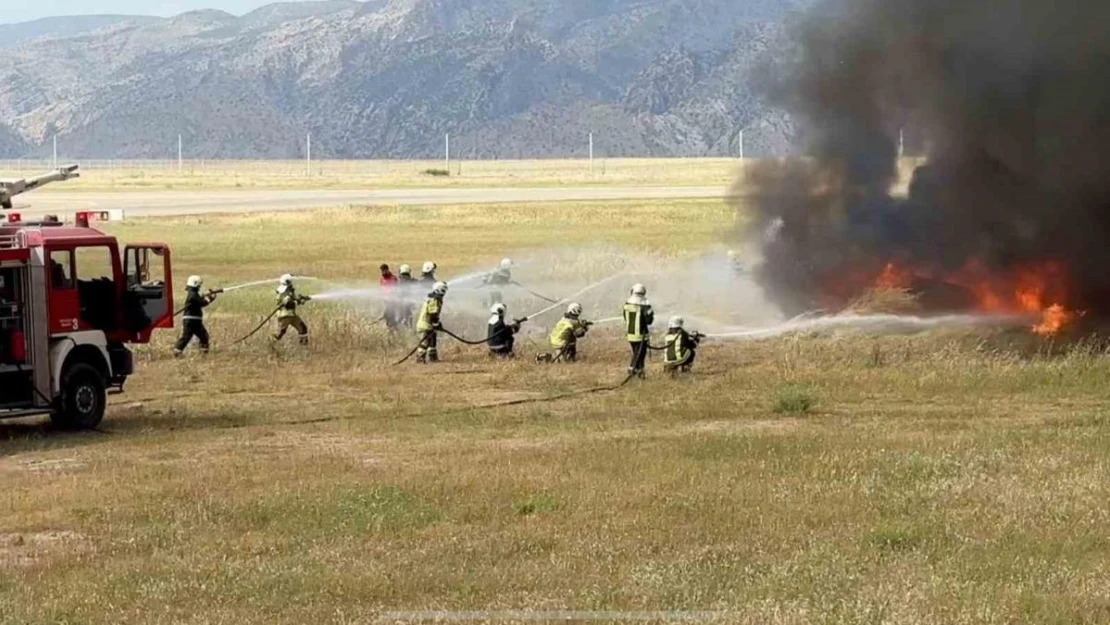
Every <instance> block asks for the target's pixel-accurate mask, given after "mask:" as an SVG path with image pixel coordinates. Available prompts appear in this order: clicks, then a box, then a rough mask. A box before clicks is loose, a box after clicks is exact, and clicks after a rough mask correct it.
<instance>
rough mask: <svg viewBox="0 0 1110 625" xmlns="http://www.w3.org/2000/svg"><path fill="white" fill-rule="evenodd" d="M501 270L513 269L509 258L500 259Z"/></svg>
mask: <svg viewBox="0 0 1110 625" xmlns="http://www.w3.org/2000/svg"><path fill="white" fill-rule="evenodd" d="M501 268H502V269H512V268H513V261H512V259H511V258H502V259H501Z"/></svg>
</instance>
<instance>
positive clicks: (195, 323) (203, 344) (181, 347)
mask: <svg viewBox="0 0 1110 625" xmlns="http://www.w3.org/2000/svg"><path fill="white" fill-rule="evenodd" d="M193 337H196V339H197V342H198V343H200V351H202V352H207V351H208V328H205V327H204V320H203V319H185V320H183V321H182V323H181V338H179V339H177V344H176V345H174V346H173V351H175V352H177V353H179V354H180V353H182V352H184V351H185V348H186V347H188V346H189V343H191V342H192V340H193Z"/></svg>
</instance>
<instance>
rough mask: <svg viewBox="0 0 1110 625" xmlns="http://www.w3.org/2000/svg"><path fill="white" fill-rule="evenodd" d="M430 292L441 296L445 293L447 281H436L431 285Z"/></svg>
mask: <svg viewBox="0 0 1110 625" xmlns="http://www.w3.org/2000/svg"><path fill="white" fill-rule="evenodd" d="M432 294H433V295H438V296H440V297H443V296H444V295H447V283H446V282H436V283H435V284H434V285H432Z"/></svg>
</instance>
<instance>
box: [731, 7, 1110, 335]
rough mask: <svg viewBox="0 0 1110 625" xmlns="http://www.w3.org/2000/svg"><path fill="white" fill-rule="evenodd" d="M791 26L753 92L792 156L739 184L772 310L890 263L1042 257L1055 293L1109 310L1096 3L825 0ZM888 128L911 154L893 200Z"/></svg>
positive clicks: (926, 270) (953, 264) (985, 262)
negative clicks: (760, 90)
mask: <svg viewBox="0 0 1110 625" xmlns="http://www.w3.org/2000/svg"><path fill="white" fill-rule="evenodd" d="M797 31H798V32H797V36H796V38H795V39H794V41H795V48H794V49H793V50H792V51H791V53H790V54H788V55H787V56H786V58H784V59H780V61H779V62H778V63H776V64H774V65H773V66H772V72H771V80H769V81H768V84H769V87H768V88H767V95H768V97H769V98H770V99H771V100H772V101H773V102H775V103H776V104H777V105H779V106H782V107H784V108H786V109H787V110H789V111H790V112H791V113H792V114H793V116H794V118H795V119H796V121H797V123H798V124H799V126H800V128H801V131H802V134H803V136H804V138H805V142H806V146H807V154H808V157H807V158H799V159H793V160H790V161H786V162H779V163H767V164H763V165H761V166H759V167H757V168H756V170H755V171H753V172H751V173H750V174H749V176H748V177H747V180H746V181H745V184H746V185H747V186H746V190H747V192H748V194H749V198H753V199H754V204H755V207H756V209H757V214H758V219H757V220H756V223H755V226H756V227H757V228H758V232H760V233H761V234H762V235H763V239H764V257H765V261H764V264H763V265H762V267H761V268H760V270H759V273H758V278H759V280H760V282H761V284H762V285H763V287H764V288H765V290H766V291H767V292H768V294H769V295H770V296H771V297H772V298H773V299H774V300H775V301H776V302H777V303H778V304H779V305H780V306H781V307H782V308H783V309H784V310H786V311H788V312H798V311H801V310H805V309H809V308H815V307H821V306H823V305H827V304H829V303H830V300H836V299H837V298H844V297H850V296H851V293H849V292H848V291H851V290H852V289H854V288H856V287H857V286H858V284H857V282H858V281H859V276H864V275H869V274H870V275H875V274H878V273H879V272H880V271H881V270H882V268H883V266H884V265H885V264H886V263H888V262H897V263H899V265H904V266H911V267H914V268H915V269H917V270H920V272H921V273H922V274H923V275H929V276H939V277H940V278H938V281H939V282H941V283H943V282H944V278H943V276H945V275H949V274H951V273H953V272H959V271H961V269H962V268H965V267H967V266H968V265H969V263H975V265H976V266H978V267H981V268H983V269H984V270H985V271H989V272H993V273H995V274H997V275H1006V274H1007V273H1008V272H1013V271H1016V270H1018V269H1019V268H1021V267H1022V266H1025V265H1027V264H1029V263H1038V262H1044V261H1054V262H1055V263H1057V265H1056V266H1058V267H1060V268H1062V269H1061V270H1060V271H1058V272H1056V273H1054V274H1053V277H1052V281H1053V284H1052V285H1051V288H1052V290H1053V291H1054V293H1053V294H1052V295H1053V297H1054V298H1055V299H1066V300H1067V301H1066V302H1057V303H1061V304H1066V305H1068V306H1071V307H1077V308H1083V309H1086V310H1088V311H1089V312H1092V313H1096V314H1102V315H1107V314H1110V2H1108V1H1107V0H1074V1H1072V2H1060V1H1058V0H970V1H969V0H830V1H827V2H824V3H823V4H820V5H818V6H817V7H815V8H814V10H813V11H812V12H811V13H810V14H809V15H808V17H807V19H805V20H804V22H803V23H802V24H800V25H799V27H798V28H797ZM900 129H905V131H906V139H907V151H908V152H909V153H913V152H917V153H918V154H919V155H924V156H927V160H926V161H925V163H926V164H925V165H923V166H921V167H919V168H917V169H916V170H915V171H914V172H913V174H912V181H911V182H910V184H909V189H908V192H907V191H906V189H905V188H902V189H896V181H897V179H898V159H897V151H898V141H899V131H900ZM753 189H754V190H753ZM934 286H936V285H934ZM934 290H937V289H934ZM957 290H958V289H957ZM842 291H843V292H842ZM943 291H944V289H939V292H943ZM958 300H959V298H958V297H957V298H952V297H942V298H940V299H938V300H937V302H938V303H937V305H936V307H937V308H940V307H959V306H960V305H963V304H966V303H967V302H962V303H961V302H959V301H958Z"/></svg>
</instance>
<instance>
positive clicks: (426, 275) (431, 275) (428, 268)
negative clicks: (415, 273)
mask: <svg viewBox="0 0 1110 625" xmlns="http://www.w3.org/2000/svg"><path fill="white" fill-rule="evenodd" d="M437 269H439V265H437V264H435V263H433V262H432V261H430V260H429V261H425V263H424V266H423V267H422V268H421V274H420V281H421V282H422V283H424V284H428V285H432V286H434V285H435V283H437V282H439V280H438V279H436V270H437Z"/></svg>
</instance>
